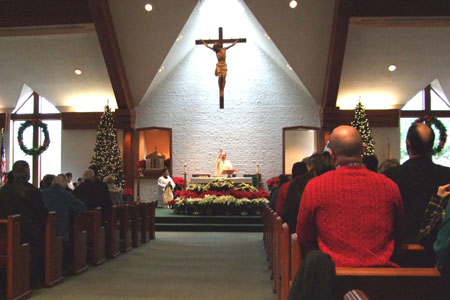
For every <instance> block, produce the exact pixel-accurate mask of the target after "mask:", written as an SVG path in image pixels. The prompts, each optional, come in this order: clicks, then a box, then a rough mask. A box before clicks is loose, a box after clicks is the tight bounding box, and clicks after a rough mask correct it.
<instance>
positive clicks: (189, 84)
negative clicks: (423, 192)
mask: <svg viewBox="0 0 450 300" xmlns="http://www.w3.org/2000/svg"><path fill="white" fill-rule="evenodd" d="M237 47H240V51H235V49H237ZM215 63H216V58H215V55H214V52H212V51H210V50H209V49H207V48H205V47H200V46H198V47H197V48H195V49H194V50H192V51H191V52H189V53H188V55H187V56H186V57H185V58H184V59H183V60H182V61H181V62H180V64H179V65H178V66H177V67H176V68H175V69H174V70H173V71H172V72H171V73H170V74H168V75H167V77H166V79H165V80H164V81H163V82H162V83H161V84H160V85H159V86H158V87H157V88H156V89H155V90H154V91H153V92H152V93H151V94H146V95H145V96H144V99H143V100H142V102H141V103H140V105H139V106H138V107H137V128H144V127H149V126H159V127H168V128H172V147H173V148H172V154H173V157H172V161H173V174H172V175H173V176H182V173H183V165H184V164H185V163H186V164H187V166H188V173H189V174H192V173H211V174H213V172H214V161H215V159H216V156H217V154H218V151H219V148H220V147H221V146H223V147H224V150H225V151H226V152H227V153H228V159H229V160H230V161H231V162H232V164H233V167H234V168H236V169H239V174H241V175H242V174H244V173H254V172H255V165H256V164H259V165H260V171H261V173H262V176H263V180H264V181H266V180H267V179H268V178H270V177H272V176H276V175H279V174H280V173H281V172H282V163H283V162H282V128H283V127H288V126H299V125H303V126H316V127H319V125H320V124H319V108H318V106H317V105H316V104H315V103H314V101H313V100H312V98H311V96H310V95H309V93H308V92H306V91H305V90H303V89H302V87H300V86H299V85H297V84H296V83H295V82H294V81H293V80H292V79H290V78H289V77H288V76H287V74H286V70H282V69H280V67H278V66H277V65H276V64H275V63H274V62H273V61H272V60H271V59H270V58H269V57H268V56H267V55H266V54H265V53H264V52H263V51H262V50H260V49H259V48H258V47H257V46H256V45H255V44H253V43H247V44H238V45H236V48H233V49H230V50H229V51H228V53H227V63H228V76H227V84H226V87H225V109H223V110H220V109H219V89H218V85H217V77H215V76H214V68H215ZM140 159H142V158H140ZM141 185H142V186H141V195H142V197H143V198H147V199H154V198H156V181H155V180H143V181H142V182H141Z"/></svg>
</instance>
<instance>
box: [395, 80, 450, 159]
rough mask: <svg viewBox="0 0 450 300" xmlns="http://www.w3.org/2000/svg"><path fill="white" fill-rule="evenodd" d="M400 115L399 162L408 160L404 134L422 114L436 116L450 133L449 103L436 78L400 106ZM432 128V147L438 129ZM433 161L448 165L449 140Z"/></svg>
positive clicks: (449, 157) (437, 136)
mask: <svg viewBox="0 0 450 300" xmlns="http://www.w3.org/2000/svg"><path fill="white" fill-rule="evenodd" d="M401 115H402V117H401V118H400V139H401V140H400V162H401V163H403V162H405V161H406V160H408V158H409V157H408V153H407V151H406V135H407V133H408V129H409V127H410V126H411V124H412V123H413V122H414V121H415V120H416V119H417V118H420V117H422V116H424V115H428V116H432V117H436V118H438V119H439V120H440V121H441V122H442V123H443V124H444V126H445V127H446V128H447V134H449V133H450V104H449V101H448V99H447V97H446V96H445V94H444V93H443V92H442V89H441V87H440V85H439V81H438V80H434V81H433V82H432V83H431V84H430V85H428V86H427V87H426V88H425V89H423V90H421V91H420V92H419V93H417V94H416V95H415V96H414V97H413V98H412V99H411V100H409V101H408V102H407V103H406V104H405V106H403V108H402V114H401ZM433 129H434V133H435V136H436V138H435V140H434V147H436V146H437V145H438V143H439V131H438V130H437V129H435V128H434V127H433ZM433 161H434V162H435V163H437V164H440V165H444V166H450V140H449V139H447V143H446V144H445V147H444V149H442V151H441V152H440V153H438V154H436V155H434V156H433Z"/></svg>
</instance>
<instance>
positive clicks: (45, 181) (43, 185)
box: [39, 174, 55, 190]
mask: <svg viewBox="0 0 450 300" xmlns="http://www.w3.org/2000/svg"><path fill="white" fill-rule="evenodd" d="M54 178H55V175H53V174H47V175H45V176H44V177H43V178H42V180H41V182H40V184H39V188H40V189H41V190H45V189H48V188H49V187H50V186H51V185H52V182H53V179H54Z"/></svg>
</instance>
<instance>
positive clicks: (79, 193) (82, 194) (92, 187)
mask: <svg viewBox="0 0 450 300" xmlns="http://www.w3.org/2000/svg"><path fill="white" fill-rule="evenodd" d="M73 194H74V196H75V197H76V198H78V199H79V200H81V201H83V202H84V203H85V204H86V209H90V210H91V209H94V208H96V207H102V206H103V203H102V197H101V194H100V192H99V190H98V188H97V185H96V184H95V173H94V171H92V170H91V169H87V170H86V171H84V173H83V182H82V183H81V184H80V185H79V186H77V188H76V189H75V190H74V191H73Z"/></svg>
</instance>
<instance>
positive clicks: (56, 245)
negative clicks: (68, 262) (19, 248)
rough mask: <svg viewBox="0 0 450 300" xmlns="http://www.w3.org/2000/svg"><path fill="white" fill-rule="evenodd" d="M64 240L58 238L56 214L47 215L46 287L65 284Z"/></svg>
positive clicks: (52, 212)
mask: <svg viewBox="0 0 450 300" xmlns="http://www.w3.org/2000/svg"><path fill="white" fill-rule="evenodd" d="M63 253H64V249H63V238H62V237H60V236H56V213H55V212H54V211H51V212H49V213H48V215H47V220H46V225H45V277H44V285H45V286H46V287H52V286H55V285H57V284H60V283H61V282H63V280H64V277H63Z"/></svg>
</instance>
